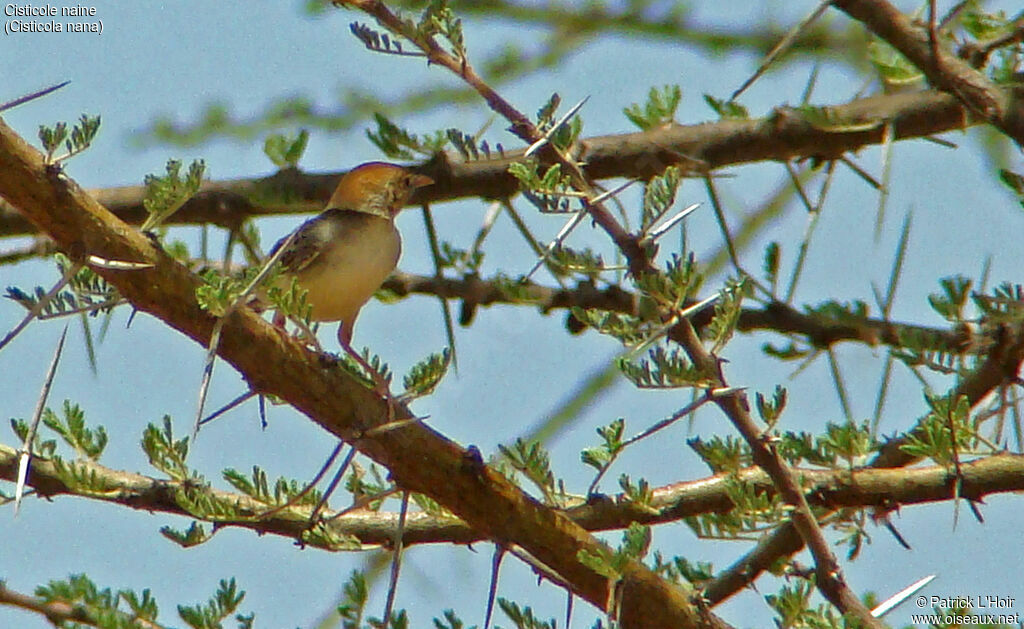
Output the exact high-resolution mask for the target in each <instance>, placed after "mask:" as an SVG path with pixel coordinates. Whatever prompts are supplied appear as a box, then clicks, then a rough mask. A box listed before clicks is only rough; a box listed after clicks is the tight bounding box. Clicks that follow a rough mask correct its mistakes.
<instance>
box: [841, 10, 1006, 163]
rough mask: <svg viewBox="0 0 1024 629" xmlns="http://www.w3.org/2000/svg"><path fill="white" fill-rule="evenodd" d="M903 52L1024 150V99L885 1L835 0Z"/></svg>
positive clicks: (938, 85)
mask: <svg viewBox="0 0 1024 629" xmlns="http://www.w3.org/2000/svg"><path fill="white" fill-rule="evenodd" d="M832 4H833V5H835V6H836V7H838V8H839V9H840V10H842V11H843V12H845V13H846V14H847V15H849V16H850V17H852V18H853V19H855V20H857V21H859V22H861V23H863V24H864V26H866V27H867V28H868V30H870V31H871V32H872V33H874V34H875V35H877V36H879V37H881V38H882V39H884V40H885V41H886V42H888V43H889V45H891V46H892V47H893V48H895V49H896V50H898V51H900V53H902V54H903V56H904V57H906V58H907V59H908V60H909V61H910V62H911V63H913V64H914V65H915V66H917V67H918V69H920V70H921V71H922V72H924V74H925V76H926V77H928V81H929V82H931V84H932V85H934V86H936V87H938V88H939V89H941V90H943V91H945V92H948V93H949V94H951V95H953V96H955V97H956V98H957V99H959V100H960V101H961V102H963V103H964V104H965V105H966V106H967V107H968V109H970V110H971V111H972V112H974V113H975V114H976V115H977V116H979V117H980V118H982V119H983V120H985V121H987V122H989V123H990V124H992V125H993V126H994V127H996V128H997V129H999V130H1000V131H1002V132H1003V133H1005V134H1006V135H1007V136H1009V137H1010V138H1011V139H1013V141H1014V142H1016V143H1017V146H1018V147H1019V148H1024V100H1022V99H1021V97H1020V95H1019V94H1015V93H1014V92H1010V91H1007V90H1005V89H1002V88H1001V87H999V86H998V85H996V84H995V83H993V82H992V81H990V80H989V79H988V77H986V76H985V75H984V74H982V73H981V72H980V71H979V70H977V69H975V68H973V67H972V66H971V65H970V64H969V63H968V62H967V61H965V60H963V59H961V58H959V57H958V56H957V55H955V54H953V53H952V52H951V51H949V50H947V49H945V48H943V47H942V46H940V45H938V44H937V43H936V42H933V41H932V38H931V37H930V36H929V31H928V28H927V27H926V26H922V25H917V24H914V23H913V22H912V21H911V20H910V18H908V17H907V16H906V15H904V14H903V13H901V12H900V11H899V10H898V9H897V8H896V7H894V6H893V5H892V4H890V3H889V2H886V0H835V1H834V2H833V3H832Z"/></svg>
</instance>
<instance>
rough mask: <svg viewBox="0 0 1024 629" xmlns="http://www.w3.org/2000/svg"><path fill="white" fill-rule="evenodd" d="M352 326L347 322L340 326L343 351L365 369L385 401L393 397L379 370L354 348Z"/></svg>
mask: <svg viewBox="0 0 1024 629" xmlns="http://www.w3.org/2000/svg"><path fill="white" fill-rule="evenodd" d="M351 341H352V326H351V325H348V324H347V323H346V322H345V321H342V322H341V323H340V324H338V343H339V344H341V349H342V350H343V351H344V352H345V353H346V354H348V355H349V357H350V358H351V359H352V360H354V361H356V364H357V365H359V366H360V367H362V368H363V371H365V372H366V375H367V376H369V377H370V379H371V380H373V390H374V391H376V392H377V394H378V395H380V396H381V397H383V398H384V399H388V398H390V397H391V388H390V387H389V386H388V383H387V381H386V380H385V379H384V378H383V376H381V375H380V374H379V373H377V370H376V369H374V368H373V367H371V366H370V364H369V363H368V362H366V359H364V358H363V357H362V356H360V355H359V352H357V351H356V350H355V349H353V348H352V343H351Z"/></svg>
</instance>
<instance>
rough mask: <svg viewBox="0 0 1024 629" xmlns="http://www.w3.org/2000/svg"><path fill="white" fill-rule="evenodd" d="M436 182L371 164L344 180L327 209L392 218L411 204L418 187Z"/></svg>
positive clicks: (379, 164) (392, 166) (399, 169)
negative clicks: (411, 198) (410, 198)
mask: <svg viewBox="0 0 1024 629" xmlns="http://www.w3.org/2000/svg"><path fill="white" fill-rule="evenodd" d="M432 183H434V180H433V179H431V178H430V177H427V176H426V175H420V174H417V173H414V172H411V171H409V170H406V169H405V168H402V167H401V166H396V165H395V164H388V163H385V162H367V163H365V164H360V165H359V166H356V167H355V168H353V169H352V170H350V171H348V173H346V174H345V176H344V177H342V178H341V182H339V183H338V187H337V188H336V189H335V190H334V194H333V195H331V200H330V201H328V202H327V208H328V209H332V208H336V209H342V210H356V211H358V212H367V213H369V214H376V215H378V216H383V217H384V218H388V219H390V218H394V217H395V216H396V215H397V214H398V212H400V211H401V209H402V208H403V207H404V206H405V204H406V203H408V202H409V197H411V196H412V193H413V192H414V191H415V190H416V189H417V188H422V187H424V186H429V185H430V184H432Z"/></svg>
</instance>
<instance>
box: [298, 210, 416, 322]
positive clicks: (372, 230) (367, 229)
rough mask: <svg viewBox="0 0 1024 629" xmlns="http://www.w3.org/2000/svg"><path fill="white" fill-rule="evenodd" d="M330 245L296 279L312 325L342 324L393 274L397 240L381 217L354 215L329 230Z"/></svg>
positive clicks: (398, 251)
mask: <svg viewBox="0 0 1024 629" xmlns="http://www.w3.org/2000/svg"><path fill="white" fill-rule="evenodd" d="M334 229H335V233H334V234H333V238H332V239H331V244H330V245H329V246H328V247H326V248H325V250H324V251H323V252H322V253H321V254H320V255H319V256H318V257H317V259H316V260H315V261H314V262H313V263H312V264H310V265H309V266H308V267H306V268H305V269H303V270H302V271H301V272H300V273H299V274H298V282H299V285H300V286H302V287H303V288H305V289H306V291H307V294H306V298H307V300H308V302H309V303H310V304H311V305H312V306H313V315H312V318H313V320H315V321H347V322H349V323H351V322H352V320H353V319H354V318H355V316H356V314H357V313H358V312H359V309H360V308H361V307H362V306H363V304H365V303H366V302H367V301H368V300H369V299H370V298H371V297H373V294H374V293H375V292H376V291H377V289H378V288H380V285H381V284H383V283H384V280H386V279H387V277H388V276H389V275H390V274H391V272H392V271H394V270H395V266H396V265H397V264H398V258H399V257H400V256H401V253H402V240H401V237H400V236H399V234H398V230H397V229H395V226H394V224H393V223H392V222H391V221H389V220H387V219H385V218H382V217H378V216H373V215H368V214H355V215H353V216H352V220H346V221H345V222H343V223H340V224H338V225H335V226H334Z"/></svg>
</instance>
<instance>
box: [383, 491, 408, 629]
mask: <svg viewBox="0 0 1024 629" xmlns="http://www.w3.org/2000/svg"><path fill="white" fill-rule="evenodd" d="M408 512H409V492H407V491H403V492H402V506H401V508H400V510H399V512H398V526H397V527H396V528H395V540H394V551H393V553H392V555H391V579H390V580H389V582H388V597H387V600H386V601H385V602H384V618H383V620H381V626H382V627H385V629H386V628H387V627H388V626H389V625H390V624H391V612H392V610H393V609H394V607H395V594H396V593H397V592H398V574H399V572H401V569H402V541H403V540H402V537H403V536H404V534H405V516H406V514H407V513H408Z"/></svg>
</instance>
